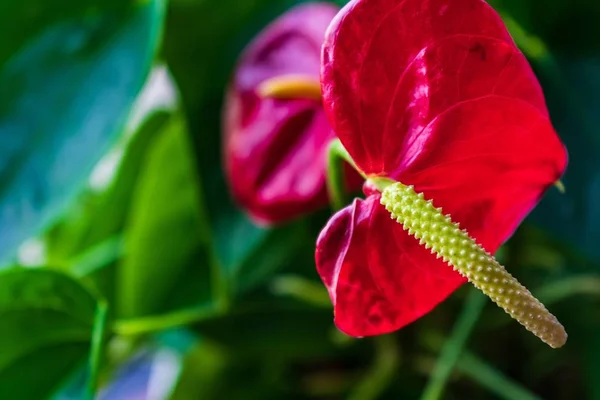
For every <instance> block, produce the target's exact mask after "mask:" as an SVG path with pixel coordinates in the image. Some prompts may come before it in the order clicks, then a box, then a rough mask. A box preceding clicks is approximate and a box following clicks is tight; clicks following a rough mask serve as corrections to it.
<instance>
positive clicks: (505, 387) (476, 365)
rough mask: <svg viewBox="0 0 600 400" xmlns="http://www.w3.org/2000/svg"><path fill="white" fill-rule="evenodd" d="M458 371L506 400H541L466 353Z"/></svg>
mask: <svg viewBox="0 0 600 400" xmlns="http://www.w3.org/2000/svg"><path fill="white" fill-rule="evenodd" d="M456 369H457V370H458V371H460V372H462V373H463V374H465V375H467V376H469V377H470V378H471V379H472V380H474V381H476V382H477V383H479V384H480V385H481V386H483V387H485V388H487V389H488V390H490V391H491V392H494V393H495V394H496V395H498V397H499V398H502V399H505V400H540V397H538V396H536V395H534V394H533V393H531V392H530V391H529V390H527V389H526V388H524V387H523V386H521V385H519V384H518V383H517V382H514V381H512V380H511V379H509V378H508V377H506V376H504V375H503V374H502V373H501V372H500V371H498V370H497V369H495V368H494V367H492V366H490V365H489V364H487V363H486V362H485V361H483V360H481V359H480V358H479V357H477V356H476V355H474V354H472V353H469V352H464V353H463V355H462V357H461V358H460V360H459V361H458V362H457V363H456Z"/></svg>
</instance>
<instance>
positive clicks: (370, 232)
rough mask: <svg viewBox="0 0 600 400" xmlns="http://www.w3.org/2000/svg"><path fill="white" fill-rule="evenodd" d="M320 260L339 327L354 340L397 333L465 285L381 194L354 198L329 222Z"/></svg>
mask: <svg viewBox="0 0 600 400" xmlns="http://www.w3.org/2000/svg"><path fill="white" fill-rule="evenodd" d="M316 262H317V270H318V272H319V275H320V276H321V279H322V280H323V283H325V285H326V286H327V289H328V291H329V295H330V297H331V299H332V301H333V303H334V313H335V323H336V325H337V327H338V328H339V329H340V330H342V331H343V332H345V333H346V334H348V335H351V336H368V335H376V334H383V333H388V332H392V331H395V330H397V329H399V328H401V327H403V326H405V325H407V324H409V323H411V322H412V321H414V320H416V319H417V318H419V317H421V316H422V315H424V314H426V313H428V312H429V311H430V310H431V309H432V308H433V307H435V306H436V305H437V304H438V303H439V302H441V301H442V300H444V299H445V298H446V297H447V296H448V295H449V294H451V293H452V292H453V291H454V290H456V288H457V287H458V286H460V285H461V284H462V283H463V282H464V279H463V278H462V277H461V276H460V275H458V274H457V273H456V272H454V271H453V270H452V269H451V268H449V267H448V266H447V265H445V264H444V263H443V262H440V261H439V260H437V259H436V258H435V256H434V255H432V254H431V253H430V252H429V251H428V250H427V249H425V247H423V246H421V245H419V243H418V242H417V241H416V240H415V239H414V238H413V237H411V236H409V235H408V233H406V232H405V231H404V230H403V229H402V227H401V226H400V225H398V224H397V223H396V222H395V221H393V220H392V219H391V218H390V216H389V213H388V212H387V211H386V210H385V208H383V206H381V205H380V204H379V196H369V197H368V198H367V199H366V200H364V201H363V200H355V201H354V203H353V204H352V205H350V206H348V207H346V208H344V209H343V210H341V211H339V212H338V213H337V214H335V215H334V216H333V217H332V218H331V220H330V221H329V223H328V224H327V226H326V227H325V228H324V229H323V231H322V232H321V235H320V236H319V239H318V241H317V250H316Z"/></svg>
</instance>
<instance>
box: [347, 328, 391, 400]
mask: <svg viewBox="0 0 600 400" xmlns="http://www.w3.org/2000/svg"><path fill="white" fill-rule="evenodd" d="M373 343H374V345H375V359H374V360H373V365H372V366H371V369H370V370H369V371H368V372H367V374H366V376H365V377H364V379H362V380H361V381H360V382H359V383H358V385H357V386H356V387H355V388H354V390H353V391H352V392H351V393H350V396H349V397H348V399H349V400H374V399H378V398H380V397H381V395H382V394H383V392H384V391H385V389H386V388H387V387H388V386H389V385H390V383H391V381H392V379H393V378H394V375H395V373H396V370H397V369H398V363H399V360H398V354H399V352H400V351H399V349H398V346H397V345H396V342H395V339H394V337H393V336H392V335H381V336H375V337H374V338H373Z"/></svg>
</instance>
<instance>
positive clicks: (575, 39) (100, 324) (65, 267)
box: [0, 0, 600, 400]
mask: <svg viewBox="0 0 600 400" xmlns="http://www.w3.org/2000/svg"><path fill="white" fill-rule="evenodd" d="M296 3H297V1H292V0H218V1H217V0H170V1H167V0H138V1H132V0H127V1H124V0H121V1H119V0H77V1H75V0H51V1H50V0H19V1H16V0H3V1H2V2H1V3H0V33H1V35H0V260H1V264H0V265H1V266H2V268H1V269H0V314H1V315H2V319H1V321H2V322H1V323H0V398H2V399H35V400H37V399H45V398H52V399H84V398H93V397H94V396H96V397H97V398H99V399H106V400H108V399H255V398H256V399H282V398H290V399H337V398H349V399H354V400H360V399H379V398H381V399H386V398H390V399H391V398H403V399H413V398H424V399H436V398H446V399H537V398H547V399H574V398H578V399H581V398H587V399H600V313H599V312H598V310H599V309H600V308H599V307H600V301H599V300H600V157H599V156H598V155H599V154H600V112H599V107H600V24H598V22H597V21H598V20H600V3H599V2H598V1H597V0H571V1H569V2H568V1H566V0H495V1H493V2H492V5H493V6H494V7H495V8H496V9H497V10H498V11H499V12H500V13H501V14H502V16H503V18H504V20H505V22H506V23H507V26H508V27H509V29H510V31H511V33H512V34H513V37H514V38H515V40H516V41H517V44H518V45H519V46H520V48H521V49H522V50H523V51H524V52H525V54H526V55H527V56H528V58H529V59H530V61H531V63H532V65H533V66H534V69H535V71H536V73H537V75H538V77H539V79H540V81H541V82H542V85H543V88H544V92H545V93H546V96H547V100H548V105H549V108H550V111H551V115H552V119H553V122H554V124H555V126H556V127H557V129H558V131H559V133H560V135H561V137H562V139H563V141H564V142H565V143H566V145H567V147H568V149H569V153H570V166H569V169H568V172H567V174H566V176H565V178H564V179H563V181H564V183H565V185H566V187H567V191H566V194H564V195H561V194H560V193H558V191H555V190H552V191H550V192H549V193H548V195H547V196H546V198H545V199H544V201H543V202H542V204H541V205H540V206H539V207H538V208H537V209H536V210H535V211H534V212H533V214H532V215H531V216H530V218H529V219H528V220H527V222H526V223H525V224H524V225H523V226H522V227H521V229H520V230H519V231H518V232H517V234H516V235H515V236H514V237H513V238H512V239H511V240H510V241H509V242H508V243H507V245H505V246H504V248H503V249H502V252H501V254H500V256H501V257H502V261H503V262H504V263H505V265H506V266H507V268H508V269H509V270H510V271H512V272H513V273H514V274H515V275H516V276H518V277H519V279H520V280H521V281H523V282H524V283H525V284H526V285H527V286H528V287H530V288H532V291H533V292H534V293H535V294H536V295H538V296H539V298H540V299H541V300H543V301H544V302H545V303H546V304H547V305H548V306H549V308H550V309H551V310H552V311H553V312H555V313H556V315H557V316H558V317H559V319H560V320H561V321H562V322H563V324H564V325H565V326H566V328H567V331H568V332H569V334H570V337H569V341H568V343H567V345H566V346H565V347H564V348H562V349H560V350H551V349H550V348H548V347H546V346H545V345H544V344H543V343H541V342H539V341H538V340H537V339H536V338H535V337H533V336H531V335H530V334H529V333H528V332H526V331H525V330H524V329H522V328H521V327H520V326H519V325H518V324H516V323H514V322H513V321H511V320H510V319H509V317H508V316H506V315H505V314H504V313H503V312H502V311H501V310H499V309H497V308H496V307H495V306H493V305H491V304H489V302H488V301H486V300H485V299H484V298H483V297H481V296H479V295H478V294H477V293H475V292H473V291H471V290H469V288H466V287H465V288H463V289H461V290H460V291H459V292H457V293H456V294H455V295H453V296H452V297H451V298H450V299H449V300H448V301H446V302H445V303H443V304H442V305H440V306H439V307H438V308H436V310H434V312H432V313H431V314H430V315H428V316H426V317H425V318H422V319H421V320H419V321H417V322H416V323H414V324H412V325H410V326H409V327H407V328H405V329H403V330H401V331H399V332H397V333H396V334H393V335H388V336H384V337H379V338H369V339H363V340H354V339H349V338H347V337H344V336H343V335H342V334H340V333H339V332H337V331H336V330H335V328H334V327H333V325H332V314H331V306H330V303H329V300H328V298H327V295H326V293H325V290H324V289H323V287H322V285H321V284H320V282H319V280H318V276H317V274H316V272H315V268H314V260H313V252H314V241H315V238H316V235H317V234H318V232H319V230H320V228H321V227H322V226H323V224H324V222H325V221H326V220H327V217H328V215H329V213H330V212H329V211H328V210H323V211H322V212H319V213H317V214H315V215H312V216H310V217H307V218H305V219H302V220H299V221H296V222H293V223H290V224H288V225H286V226H282V227H278V228H274V229H265V228H258V227H256V226H254V225H252V224H251V223H250V222H249V220H248V219H247V218H246V217H245V216H244V215H243V213H242V212H241V211H240V210H238V209H236V207H235V205H234V204H233V203H232V201H231V200H230V198H229V196H228V193H227V190H226V185H225V182H224V179H223V174H222V170H221V162H220V127H219V125H220V124H219V122H220V114H221V101H222V96H223V92H224V88H225V85H226V83H227V80H228V78H229V76H230V73H231V71H232V68H233V65H234V63H235V60H236V57H237V55H238V54H239V52H240V51H241V49H242V48H243V47H244V45H245V44H246V43H248V41H249V40H250V39H251V38H252V36H253V35H254V34H255V33H256V32H258V30H260V29H261V28H262V27H264V26H265V25H266V24H267V23H268V22H269V21H270V20H272V19H273V18H274V17H276V16H277V15H279V14H281V13H282V12H284V11H285V10H286V9H288V8H289V7H291V6H293V5H294V4H296ZM343 3H344V1H339V2H338V4H340V5H342V4H343ZM516 145H518V144H516ZM540 145H543V144H540ZM94 393H96V395H94Z"/></svg>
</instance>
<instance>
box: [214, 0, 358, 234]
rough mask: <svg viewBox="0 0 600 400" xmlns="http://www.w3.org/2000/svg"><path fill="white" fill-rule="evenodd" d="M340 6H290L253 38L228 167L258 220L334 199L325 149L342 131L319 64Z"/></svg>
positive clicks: (237, 81)
mask: <svg viewBox="0 0 600 400" xmlns="http://www.w3.org/2000/svg"><path fill="white" fill-rule="evenodd" d="M338 10H339V9H338V8H337V7H335V6H333V5H329V4H322V3H321V4H317V3H315V4H306V5H302V6H298V7H296V8H294V9H292V10H290V11H289V12H288V13H286V14H285V15H283V16H282V17H280V18H279V19H278V20H276V21H275V22H273V23H272V24H271V25H270V26H268V27H267V28H266V29H265V30H264V31H263V32H262V33H261V34H260V35H259V36H258V37H257V38H256V39H255V40H254V41H253V42H252V43H251V44H250V45H249V47H248V48H247V49H246V50H245V52H244V54H243V55H242V57H241V59H240V61H239V64H238V66H237V68H236V71H235V73H234V77H233V81H232V83H231V84H230V88H229V90H228V94H227V99H226V102H225V105H224V110H225V114H224V135H225V137H224V160H225V169H226V174H227V178H228V182H229V185H230V188H231V191H232V193H233V196H234V198H235V199H236V201H237V202H238V203H239V204H240V205H241V206H242V207H244V208H245V209H246V210H247V211H248V213H249V214H250V215H251V216H252V217H253V218H254V219H255V220H256V221H257V222H263V223H274V222H281V221H285V220H289V219H291V218H294V217H296V216H298V215H301V214H303V213H306V212H309V211H313V210H315V209H317V208H319V207H322V206H324V205H325V204H327V193H326V188H325V160H326V155H325V152H326V150H327V145H328V143H329V142H330V141H331V139H332V138H334V137H335V135H334V134H333V132H332V130H331V126H330V124H329V122H328V121H327V117H326V116H325V113H324V110H323V106H322V101H321V94H320V83H319V68H320V51H321V45H322V43H323V38H324V35H325V30H326V29H327V26H328V25H329V23H330V22H331V20H332V19H333V17H334V16H335V15H336V13H337V12H338ZM282 87H283V90H280V89H281V88H282ZM353 176H358V175H356V174H354V175H353ZM354 180H355V181H356V179H354ZM351 186H352V187H353V188H356V189H358V188H359V187H360V186H357V185H356V183H355V184H353V185H351Z"/></svg>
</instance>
